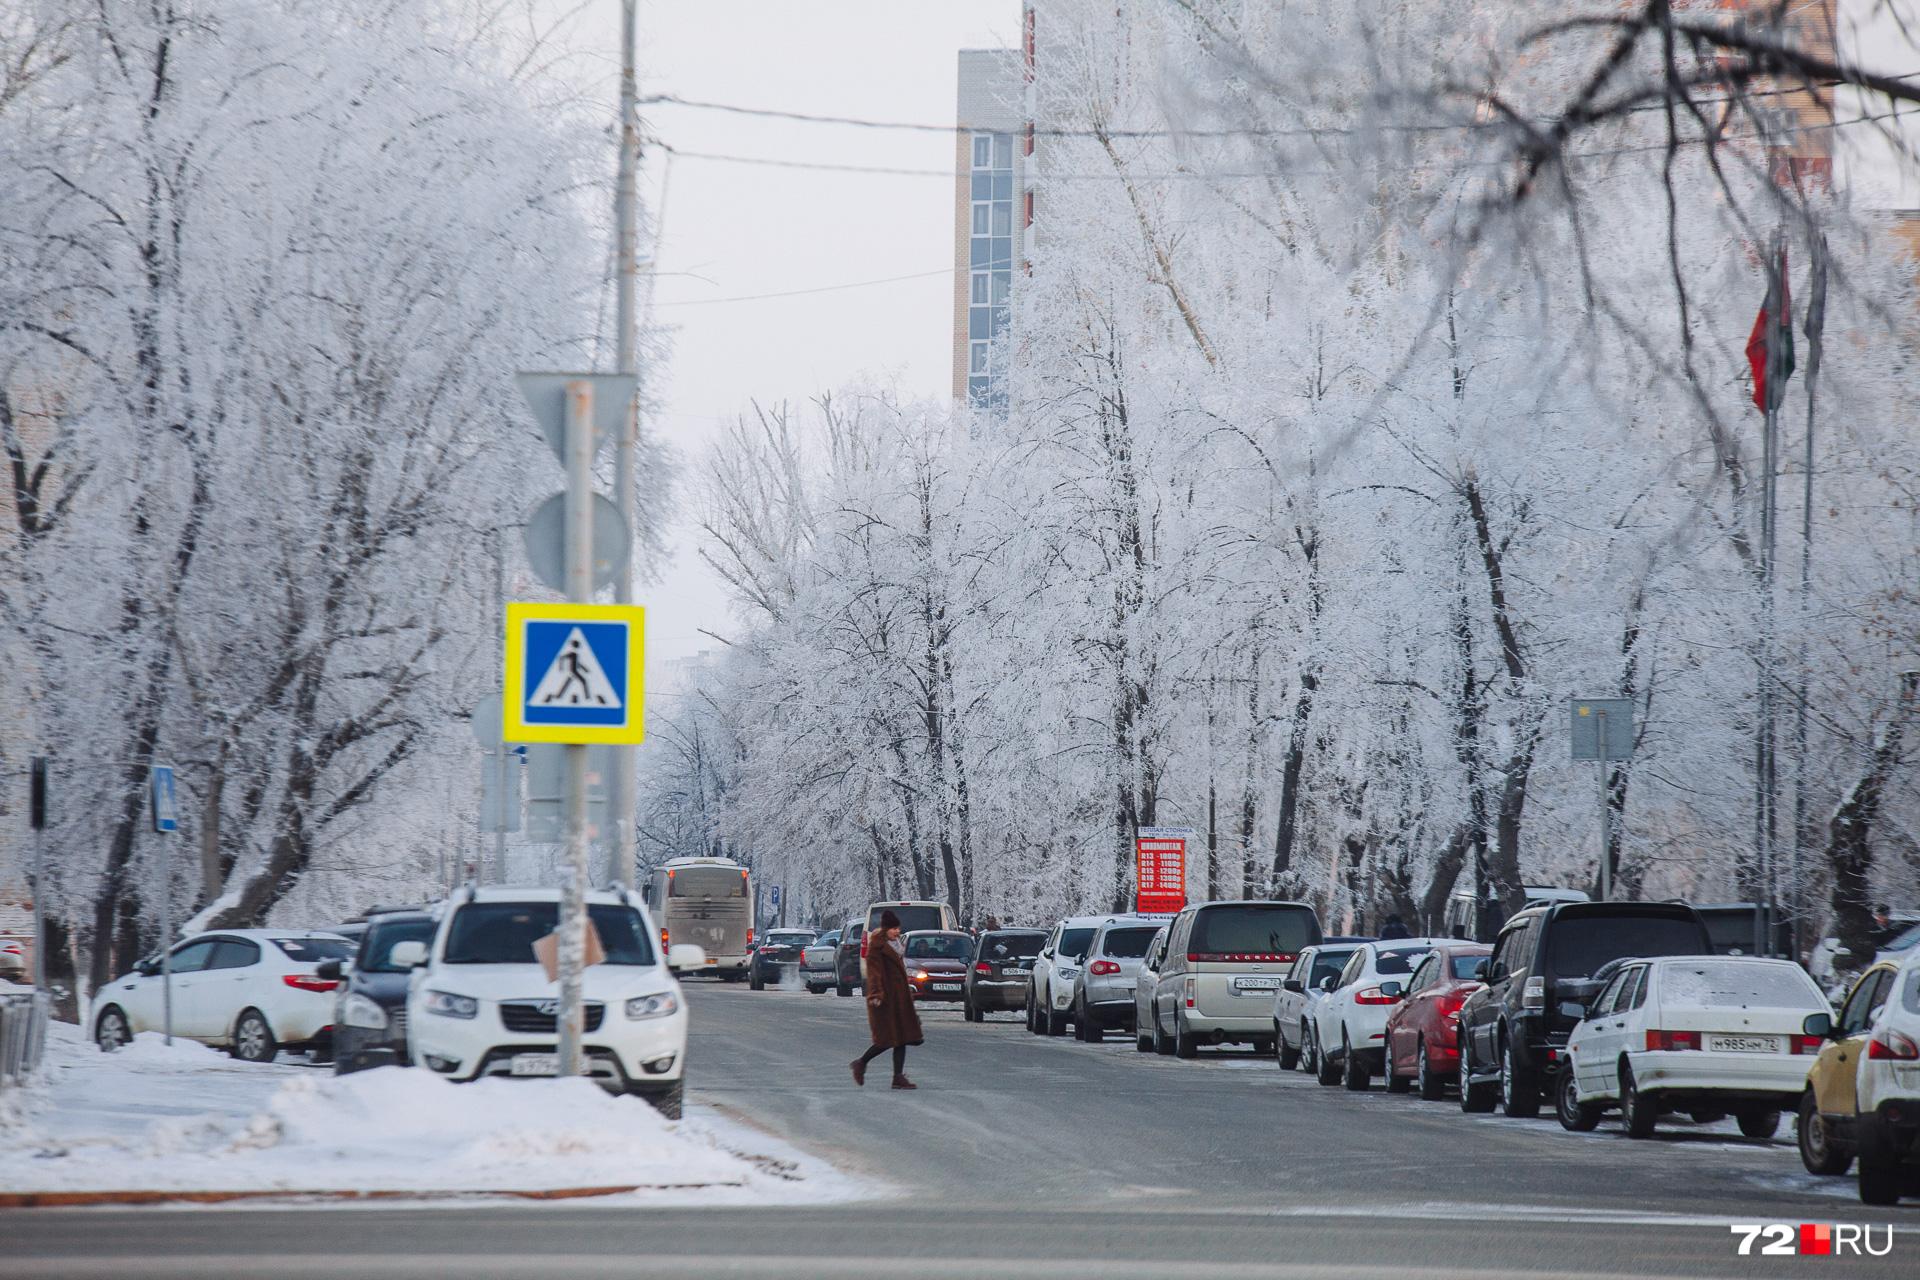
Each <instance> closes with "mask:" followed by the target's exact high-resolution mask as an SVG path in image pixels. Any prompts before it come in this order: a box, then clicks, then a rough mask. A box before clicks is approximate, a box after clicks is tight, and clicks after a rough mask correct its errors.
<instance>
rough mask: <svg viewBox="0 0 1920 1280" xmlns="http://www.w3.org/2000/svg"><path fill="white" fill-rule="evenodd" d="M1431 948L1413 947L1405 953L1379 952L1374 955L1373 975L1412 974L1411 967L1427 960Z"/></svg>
mask: <svg viewBox="0 0 1920 1280" xmlns="http://www.w3.org/2000/svg"><path fill="white" fill-rule="evenodd" d="M1430 950H1432V948H1431V947H1413V948H1410V949H1408V950H1405V951H1381V952H1378V953H1376V954H1375V955H1374V958H1373V971H1374V972H1375V973H1412V972H1413V967H1414V966H1415V965H1417V964H1419V963H1420V962H1421V961H1422V960H1425V959H1426V958H1427V952H1428V951H1430Z"/></svg>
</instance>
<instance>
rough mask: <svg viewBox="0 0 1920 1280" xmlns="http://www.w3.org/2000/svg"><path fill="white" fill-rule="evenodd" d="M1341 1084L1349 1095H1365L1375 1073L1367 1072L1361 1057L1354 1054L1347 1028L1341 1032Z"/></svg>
mask: <svg viewBox="0 0 1920 1280" xmlns="http://www.w3.org/2000/svg"><path fill="white" fill-rule="evenodd" d="M1340 1083H1341V1084H1343V1085H1345V1086H1346V1088H1347V1092H1348V1093H1365V1092H1366V1091H1367V1087H1368V1086H1369V1085H1371V1084H1372V1083H1373V1072H1371V1071H1369V1070H1367V1068H1366V1065H1365V1064H1364V1063H1362V1062H1361V1061H1360V1055H1359V1054H1358V1053H1355V1052H1354V1049H1353V1041H1351V1040H1349V1039H1347V1033H1346V1029H1345V1028H1342V1029H1341V1031H1340Z"/></svg>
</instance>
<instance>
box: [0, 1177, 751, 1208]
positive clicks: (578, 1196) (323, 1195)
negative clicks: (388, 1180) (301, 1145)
mask: <svg viewBox="0 0 1920 1280" xmlns="http://www.w3.org/2000/svg"><path fill="white" fill-rule="evenodd" d="M738 1185H743V1184H738V1183H713V1182H660V1183H631V1184H626V1185H622V1186H614V1187H552V1188H549V1189H547V1190H544V1191H527V1190H514V1189H512V1188H505V1187H503V1188H497V1189H492V1190H486V1189H477V1190H423V1191H403V1190H385V1191H358V1190H348V1191H341V1190H332V1191H299V1190H288V1191H279V1190H275V1191H189V1190H185V1189H182V1190H179V1191H5V1192H0V1209H66V1208H76V1207H85V1206H88V1205H144V1204H230V1203H232V1202H234V1201H238V1200H483V1199H501V1198H506V1199H511V1200H584V1199H590V1198H592V1197H594V1196H617V1195H625V1194H627V1193H628V1192H633V1191H692V1190H699V1189H701V1188H705V1187H713V1186H738Z"/></svg>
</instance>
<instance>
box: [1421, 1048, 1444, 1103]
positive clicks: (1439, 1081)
mask: <svg viewBox="0 0 1920 1280" xmlns="http://www.w3.org/2000/svg"><path fill="white" fill-rule="evenodd" d="M1413 1079H1414V1083H1415V1084H1417V1085H1419V1086H1420V1098H1421V1100H1422V1101H1424V1102H1438V1101H1440V1099H1441V1098H1443V1097H1445V1096H1446V1093H1447V1082H1446V1080H1445V1079H1444V1078H1442V1077H1440V1076H1437V1075H1435V1074H1434V1073H1433V1063H1431V1062H1429V1061H1428V1060H1427V1040H1426V1037H1425V1036H1422V1037H1421V1038H1420V1043H1419V1046H1418V1047H1417V1048H1416V1049H1415V1050H1414V1054H1413Z"/></svg>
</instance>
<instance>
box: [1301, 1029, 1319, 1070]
mask: <svg viewBox="0 0 1920 1280" xmlns="http://www.w3.org/2000/svg"><path fill="white" fill-rule="evenodd" d="M1300 1069H1301V1070H1302V1071H1304V1072H1306V1073H1307V1074H1308V1075H1313V1074H1315V1073H1317V1072H1318V1071H1319V1070H1320V1048H1319V1046H1318V1045H1316V1044H1314V1042H1313V1028H1312V1027H1311V1026H1310V1025H1309V1024H1308V1023H1305V1022H1302V1023H1301V1024H1300Z"/></svg>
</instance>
